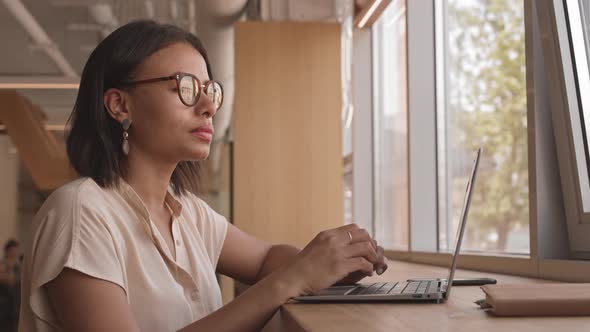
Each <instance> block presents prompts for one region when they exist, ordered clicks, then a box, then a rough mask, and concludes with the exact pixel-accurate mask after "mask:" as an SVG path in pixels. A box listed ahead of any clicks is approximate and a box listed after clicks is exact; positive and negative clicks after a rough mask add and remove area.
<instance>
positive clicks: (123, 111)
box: [103, 88, 131, 123]
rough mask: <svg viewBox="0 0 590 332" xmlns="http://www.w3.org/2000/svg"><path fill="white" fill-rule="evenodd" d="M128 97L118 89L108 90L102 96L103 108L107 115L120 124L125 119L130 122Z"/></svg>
mask: <svg viewBox="0 0 590 332" xmlns="http://www.w3.org/2000/svg"><path fill="white" fill-rule="evenodd" d="M128 97H129V95H128V94H127V93H125V92H123V91H121V90H119V89H115V88H111V89H108V90H107V91H106V92H105V93H104V95H103V103H104V107H105V109H106V110H107V112H108V113H109V115H110V116H111V117H112V118H113V119H115V120H116V121H117V122H119V123H121V122H123V120H125V119H129V120H131V112H130V111H129V108H128V100H127V98H128Z"/></svg>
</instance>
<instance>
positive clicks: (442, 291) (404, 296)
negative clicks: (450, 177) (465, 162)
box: [294, 148, 482, 303]
mask: <svg viewBox="0 0 590 332" xmlns="http://www.w3.org/2000/svg"><path fill="white" fill-rule="evenodd" d="M481 152H482V149H481V148H479V149H478V150H477V154H476V156H475V160H474V161H473V167H472V169H471V176H470V178H469V182H468V183H467V189H466V190H465V197H464V199H463V210H462V211H461V222H460V225H459V229H458V232H457V238H456V242H455V254H454V255H453V262H452V263H451V267H450V270H449V277H448V278H447V279H446V280H445V279H431V280H428V279H421V280H420V281H412V279H410V280H407V281H393V282H377V283H372V284H355V285H346V286H332V287H328V288H326V289H323V290H321V291H319V292H317V293H314V294H310V295H304V296H298V297H295V298H294V300H297V301H300V302H373V301H391V302H437V303H441V302H444V301H446V300H447V299H448V298H449V296H450V295H451V286H452V284H453V279H454V277H455V269H456V267H457V258H458V257H459V252H460V251H461V242H462V241H463V234H464V232H465V225H466V224H467V215H468V213H469V205H470V204H471V193H472V191H473V185H474V184H475V178H476V175H477V167H478V165H479V158H480V156H481ZM447 280H448V282H447Z"/></svg>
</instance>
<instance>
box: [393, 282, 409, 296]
mask: <svg viewBox="0 0 590 332" xmlns="http://www.w3.org/2000/svg"><path fill="white" fill-rule="evenodd" d="M407 286H408V283H407V282H398V283H397V284H396V285H395V286H394V287H393V288H392V289H391V290H390V291H389V294H401V293H402V291H403V290H404V289H405V288H406V287H407Z"/></svg>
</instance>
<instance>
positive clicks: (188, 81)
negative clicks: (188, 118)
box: [123, 72, 223, 110]
mask: <svg viewBox="0 0 590 332" xmlns="http://www.w3.org/2000/svg"><path fill="white" fill-rule="evenodd" d="M170 80H175V81H176V88H177V91H178V97H179V98H180V101H181V102H182V103H183V104H185V105H186V106H195V105H196V104H197V102H199V98H200V97H201V90H202V91H204V92H205V94H206V95H207V97H209V99H210V100H211V101H212V102H213V105H215V110H218V109H219V108H220V107H221V104H222V103H223V87H222V86H221V83H219V82H217V81H208V82H207V83H205V84H202V83H201V81H200V80H199V79H198V78H197V77H196V76H195V75H193V74H189V73H180V72H179V73H175V74H173V75H171V76H165V77H158V78H150V79H147V80H141V81H133V82H125V83H123V85H124V86H133V85H139V84H147V83H155V82H161V81H170Z"/></svg>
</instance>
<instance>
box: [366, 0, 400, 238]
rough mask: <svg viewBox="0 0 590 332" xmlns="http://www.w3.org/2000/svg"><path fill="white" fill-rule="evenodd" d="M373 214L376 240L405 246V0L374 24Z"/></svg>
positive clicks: (398, 2)
mask: <svg viewBox="0 0 590 332" xmlns="http://www.w3.org/2000/svg"><path fill="white" fill-rule="evenodd" d="M372 33H373V102H374V108H373V110H374V116H373V132H374V154H373V155H374V183H375V188H374V201H375V203H374V204H375V205H374V216H375V235H376V239H377V241H378V242H379V243H380V244H382V245H383V246H384V248H386V249H399V250H407V249H408V218H409V214H408V131H407V125H408V113H407V109H408V102H407V71H406V68H407V64H406V61H407V60H406V54H407V51H406V47H407V42H406V2H405V1H402V0H397V1H394V2H393V3H392V4H390V5H389V6H388V8H387V9H386V10H385V11H384V13H383V14H382V15H381V17H380V18H379V20H378V21H377V22H376V23H375V24H374V25H373V31H372Z"/></svg>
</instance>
